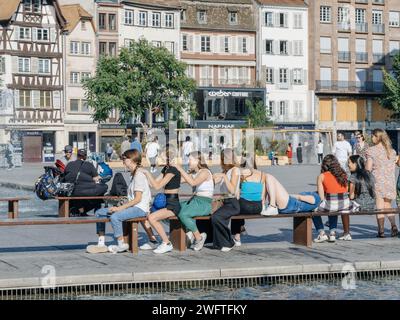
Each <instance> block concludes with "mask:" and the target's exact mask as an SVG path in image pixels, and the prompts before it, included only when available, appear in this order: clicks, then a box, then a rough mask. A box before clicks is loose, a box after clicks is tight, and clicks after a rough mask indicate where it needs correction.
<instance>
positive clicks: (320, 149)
mask: <svg viewBox="0 0 400 320" xmlns="http://www.w3.org/2000/svg"><path fill="white" fill-rule="evenodd" d="M317 155H318V164H321V162H322V159H323V158H324V144H323V143H322V141H321V139H320V140H319V141H318V144H317Z"/></svg>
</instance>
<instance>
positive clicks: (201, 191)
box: [193, 169, 214, 198]
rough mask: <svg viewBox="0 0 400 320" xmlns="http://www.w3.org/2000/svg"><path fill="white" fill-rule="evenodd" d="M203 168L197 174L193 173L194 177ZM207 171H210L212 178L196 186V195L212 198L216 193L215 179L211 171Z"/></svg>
mask: <svg viewBox="0 0 400 320" xmlns="http://www.w3.org/2000/svg"><path fill="white" fill-rule="evenodd" d="M201 170H207V169H201ZM201 170H200V171H199V172H198V173H197V174H196V175H193V178H196V177H197V175H198V174H200V172H201ZM207 172H208V173H209V175H210V178H209V179H208V180H206V181H203V182H202V183H201V184H199V185H198V186H196V189H195V193H196V195H198V196H201V197H208V198H212V197H213V195H214V180H213V177H212V174H211V171H210V170H207Z"/></svg>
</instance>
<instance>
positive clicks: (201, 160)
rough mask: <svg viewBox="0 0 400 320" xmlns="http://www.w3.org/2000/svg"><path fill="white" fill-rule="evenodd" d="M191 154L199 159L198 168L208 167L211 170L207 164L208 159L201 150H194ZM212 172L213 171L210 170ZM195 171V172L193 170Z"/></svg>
mask: <svg viewBox="0 0 400 320" xmlns="http://www.w3.org/2000/svg"><path fill="white" fill-rule="evenodd" d="M189 156H192V157H193V158H195V159H197V160H198V161H199V163H198V164H197V168H198V169H199V170H200V169H207V170H208V171H210V169H209V168H208V166H207V163H206V160H205V159H204V156H203V154H202V153H201V152H200V151H192V152H191V153H190V154H189ZM210 172H211V171H210ZM191 173H193V172H191Z"/></svg>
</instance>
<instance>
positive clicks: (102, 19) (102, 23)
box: [99, 13, 107, 30]
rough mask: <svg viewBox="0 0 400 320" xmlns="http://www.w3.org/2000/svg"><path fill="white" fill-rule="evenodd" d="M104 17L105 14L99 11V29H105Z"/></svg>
mask: <svg viewBox="0 0 400 320" xmlns="http://www.w3.org/2000/svg"><path fill="white" fill-rule="evenodd" d="M106 17H107V15H106V14H105V13H99V29H100V30H106V29H107V26H106Z"/></svg>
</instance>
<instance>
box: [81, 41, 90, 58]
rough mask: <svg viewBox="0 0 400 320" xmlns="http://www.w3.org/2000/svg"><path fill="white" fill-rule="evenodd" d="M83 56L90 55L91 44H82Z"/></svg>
mask: <svg viewBox="0 0 400 320" xmlns="http://www.w3.org/2000/svg"><path fill="white" fill-rule="evenodd" d="M81 54H83V55H85V56H89V55H90V42H82V43H81Z"/></svg>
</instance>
